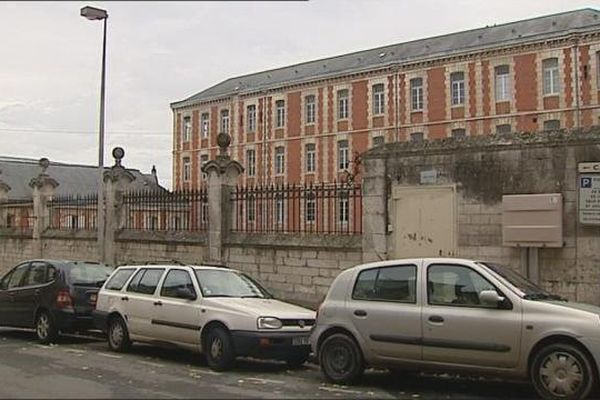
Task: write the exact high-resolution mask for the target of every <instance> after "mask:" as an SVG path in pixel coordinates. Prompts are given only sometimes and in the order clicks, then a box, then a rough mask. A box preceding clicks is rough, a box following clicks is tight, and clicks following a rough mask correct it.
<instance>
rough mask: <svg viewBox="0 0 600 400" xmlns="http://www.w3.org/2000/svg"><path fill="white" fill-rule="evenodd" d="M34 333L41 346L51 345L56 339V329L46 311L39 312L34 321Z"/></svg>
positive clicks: (52, 319) (54, 323)
mask: <svg viewBox="0 0 600 400" xmlns="http://www.w3.org/2000/svg"><path fill="white" fill-rule="evenodd" d="M35 333H36V334H37V337H38V340H39V341H40V343H42V344H48V343H52V342H54V341H55V340H56V338H57V337H58V328H57V327H56V322H54V318H52V315H50V313H49V312H47V311H40V312H39V313H38V315H37V318H36V319H35Z"/></svg>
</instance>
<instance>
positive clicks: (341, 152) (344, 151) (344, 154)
mask: <svg viewBox="0 0 600 400" xmlns="http://www.w3.org/2000/svg"><path fill="white" fill-rule="evenodd" d="M349 166H350V160H349V159H348V141H347V140H340V141H339V142H338V169H340V170H342V171H344V170H347V169H348V167H349Z"/></svg>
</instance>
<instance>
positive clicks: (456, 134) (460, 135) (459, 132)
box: [451, 128, 467, 139]
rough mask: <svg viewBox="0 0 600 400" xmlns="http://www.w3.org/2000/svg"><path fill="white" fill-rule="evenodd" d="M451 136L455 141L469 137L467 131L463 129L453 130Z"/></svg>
mask: <svg viewBox="0 0 600 400" xmlns="http://www.w3.org/2000/svg"><path fill="white" fill-rule="evenodd" d="M451 134H452V137H453V138H454V139H462V138H464V137H466V136H467V131H466V130H464V129H463V128H458V129H452V133H451Z"/></svg>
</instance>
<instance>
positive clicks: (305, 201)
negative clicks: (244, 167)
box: [231, 182, 362, 235]
mask: <svg viewBox="0 0 600 400" xmlns="http://www.w3.org/2000/svg"><path fill="white" fill-rule="evenodd" d="M231 201H232V202H233V207H232V209H233V210H234V212H235V216H234V218H233V231H234V232H258V233H315V234H332V235H354V234H360V233H362V192H361V187H360V185H358V184H347V183H336V182H334V183H321V184H314V185H313V184H309V185H271V186H251V187H237V188H236V190H235V191H234V192H233V193H232V197H231Z"/></svg>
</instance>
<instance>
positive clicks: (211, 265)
mask: <svg viewBox="0 0 600 400" xmlns="http://www.w3.org/2000/svg"><path fill="white" fill-rule="evenodd" d="M200 265H201V266H203V267H219V268H227V269H229V268H230V267H228V266H227V265H225V264H220V263H216V262H204V261H203V262H201V263H200Z"/></svg>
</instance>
